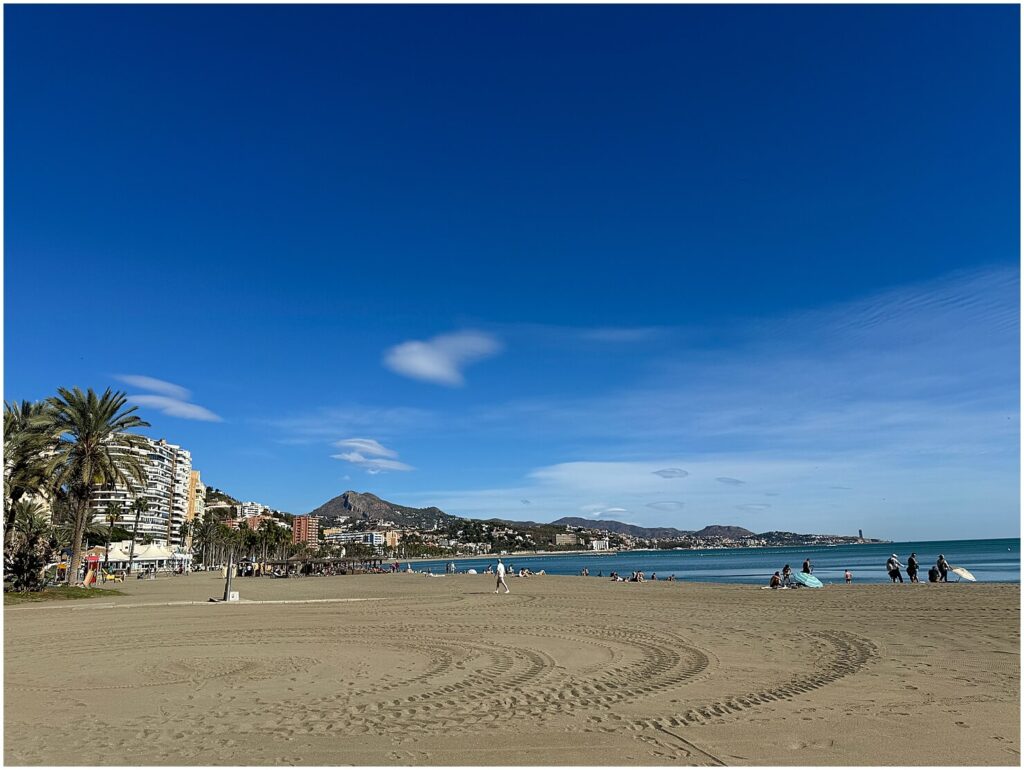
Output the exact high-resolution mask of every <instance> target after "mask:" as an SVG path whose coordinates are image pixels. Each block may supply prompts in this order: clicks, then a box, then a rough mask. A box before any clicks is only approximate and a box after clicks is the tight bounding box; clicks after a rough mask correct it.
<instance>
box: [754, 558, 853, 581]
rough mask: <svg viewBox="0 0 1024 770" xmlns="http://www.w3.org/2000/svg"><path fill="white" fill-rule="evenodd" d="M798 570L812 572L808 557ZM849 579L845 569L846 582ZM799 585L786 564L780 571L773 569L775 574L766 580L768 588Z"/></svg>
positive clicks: (849, 576)
mask: <svg viewBox="0 0 1024 770" xmlns="http://www.w3.org/2000/svg"><path fill="white" fill-rule="evenodd" d="M800 571H801V572H803V573H804V574H806V575H811V574H813V573H814V567H813V566H812V565H811V560H810V559H804V564H803V566H802V567H801V568H800ZM851 579H852V577H851V575H850V571H849V570H847V571H846V582H847V583H849V582H850V580H851ZM799 585H800V584H799V583H797V582H796V581H795V580H794V579H793V568H792V567H790V566H789V565H788V564H786V565H785V566H783V568H782V572H781V573H780V572H779V570H775V574H773V575H772V576H771V578H770V579H769V580H768V587H769V588H796V587H797V586H799Z"/></svg>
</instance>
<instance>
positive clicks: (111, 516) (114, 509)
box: [103, 501, 124, 567]
mask: <svg viewBox="0 0 1024 770" xmlns="http://www.w3.org/2000/svg"><path fill="white" fill-rule="evenodd" d="M123 510H124V508H123V507H122V505H121V503H119V502H117V501H114V502H112V503H110V505H108V506H107V514H106V516H104V519H106V522H107V546H106V551H105V552H104V554H103V566H104V567H106V566H107V562H109V561H110V535H111V534H112V533H113V531H114V525H115V524H117V522H118V521H120V520H121V512H122V511H123Z"/></svg>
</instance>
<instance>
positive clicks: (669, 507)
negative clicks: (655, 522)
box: [647, 500, 685, 511]
mask: <svg viewBox="0 0 1024 770" xmlns="http://www.w3.org/2000/svg"><path fill="white" fill-rule="evenodd" d="M684 505H685V503H683V502H681V501H679V500H656V501H655V502H653V503H647V507H648V508H653V509H654V510H656V511H678V510H681V509H682V508H683V506H684Z"/></svg>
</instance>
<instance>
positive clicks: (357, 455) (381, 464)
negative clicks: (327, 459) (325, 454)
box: [331, 438, 415, 475]
mask: <svg viewBox="0 0 1024 770" xmlns="http://www.w3.org/2000/svg"><path fill="white" fill-rule="evenodd" d="M334 445H335V446H336V447H339V448H341V449H351V450H353V451H351V452H341V453H340V454H336V455H331V457H333V458H334V459H335V460H344V461H345V462H347V463H352V464H353V465H355V466H358V467H360V468H362V469H363V470H365V471H366V472H367V473H371V474H374V475H376V474H378V473H384V472H386V471H411V470H415V468H413V467H412V466H411V465H408V464H407V463H403V462H400V461H399V460H398V459H397V458H398V452H396V451H395V450H393V449H388V448H387V447H386V446H384V445H383V444H381V443H380V442H379V441H376V440H374V439H372V438H347V439H342V440H341V441H337V442H335V444H334Z"/></svg>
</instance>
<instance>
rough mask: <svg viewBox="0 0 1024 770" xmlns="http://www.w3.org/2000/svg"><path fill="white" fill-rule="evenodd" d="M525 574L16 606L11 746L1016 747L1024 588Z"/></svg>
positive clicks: (574, 750)
mask: <svg viewBox="0 0 1024 770" xmlns="http://www.w3.org/2000/svg"><path fill="white" fill-rule="evenodd" d="M510 586H511V588H512V593H511V594H509V595H507V596H506V595H504V594H502V595H495V594H493V593H492V591H493V589H494V585H493V578H492V577H490V576H485V575H477V576H471V575H456V576H438V577H427V576H425V575H419V574H417V575H407V574H402V573H400V574H396V575H391V574H388V575H356V576H340V577H325V578H316V579H294V580H272V579H251V580H240V581H238V582H237V583H236V588H237V589H238V590H239V591H241V593H242V599H243V602H242V603H239V604H207V603H203V602H204V600H205V599H207V598H208V597H211V596H219V595H220V592H221V591H222V590H223V580H221V579H219V578H218V577H217V576H215V575H207V574H203V573H199V574H194V575H190V576H185V577H162V578H160V579H158V580H155V581H129V582H127V583H125V584H124V586H123V589H124V591H125V592H126V595H125V596H121V597H114V598H113V599H110V598H106V597H105V598H103V599H97V600H87V601H77V602H63V603H58V602H51V603H45V604H38V605H28V606H21V607H10V608H7V609H6V610H5V612H4V626H5V668H4V677H5V681H4V686H5V691H4V692H5V705H6V708H5V712H4V713H5V716H4V718H5V724H4V727H5V736H4V737H5V741H4V751H5V755H4V760H5V762H6V763H8V764H55V763H56V764H90V765H94V764H100V765H102V764H121V765H123V764H130V765H139V764H142V765H144V764H159V765H168V764H170V765H174V764H302V765H321V764H346V763H350V764H364V765H372V764H444V765H465V764H504V765H507V764H529V765H544V764H577V765H596V764H615V765H630V764H641V765H658V764H786V765H817V764H951V763H953V764H996V765H1008V764H1017V763H1018V761H1019V748H1020V744H1019V705H1018V703H1019V682H1020V670H1019V661H1020V658H1019V637H1018V629H1019V601H1020V589H1019V585H1012V584H1002V585H966V584H964V585H943V586H934V585H922V586H919V587H917V586H916V587H914V588H913V589H908V590H890V587H888V586H881V585H864V586H852V587H847V586H830V587H827V588H826V589H823V590H820V591H781V592H779V591H763V590H760V589H759V588H757V587H754V586H731V585H701V584H691V583H667V582H659V583H646V584H629V583H613V582H610V581H607V580H594V579H589V580H588V579H584V578H573V577H551V576H547V577H539V578H538V577H535V578H516V579H511V580H510ZM119 587H120V586H119ZM246 600H252V602H251V603H249V602H247V601H246ZM338 600H342V601H338ZM190 601H194V602H198V603H196V604H187V603H185V602H190ZM89 605H92V606H89ZM44 726H45V727H44Z"/></svg>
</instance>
